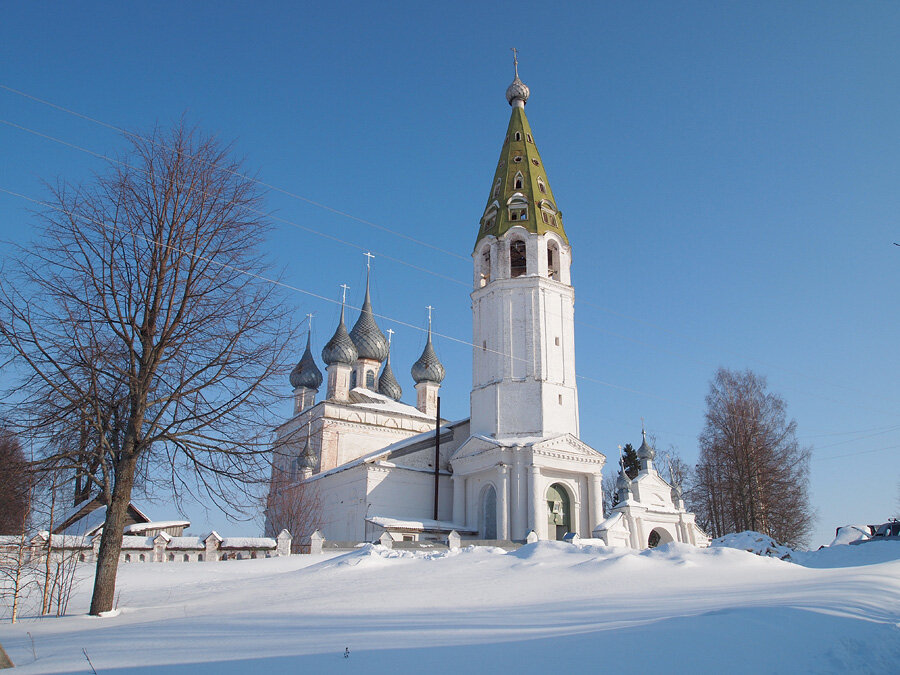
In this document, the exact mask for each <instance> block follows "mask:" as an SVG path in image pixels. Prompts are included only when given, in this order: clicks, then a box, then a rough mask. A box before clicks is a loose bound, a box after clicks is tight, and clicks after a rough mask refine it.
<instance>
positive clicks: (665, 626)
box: [2, 542, 900, 673]
mask: <svg viewBox="0 0 900 675" xmlns="http://www.w3.org/2000/svg"><path fill="white" fill-rule="evenodd" d="M886 543H887V542H886ZM847 548H848V549H862V548H865V546H853V547H847ZM898 553H900V545H898ZM898 557H900V556H898ZM315 560H316V559H314V558H310V557H309V556H292V557H291V558H288V559H270V560H247V561H234V562H225V563H196V564H190V563H188V564H183V563H182V564H177V563H176V564H145V565H136V564H135V565H130V566H123V568H122V573H121V583H120V588H121V598H122V599H121V606H122V608H123V611H122V613H121V614H120V615H119V616H117V617H114V618H109V619H95V618H89V617H85V616H73V617H67V618H64V619H59V620H43V621H35V622H29V621H25V622H23V623H22V624H20V625H18V626H15V627H8V628H4V631H3V638H2V640H3V644H4V646H5V647H6V648H7V651H8V652H9V653H10V656H11V657H12V658H13V660H14V661H15V662H16V663H18V664H19V665H20V670H19V671H18V672H21V673H37V672H72V671H85V670H87V668H86V666H87V663H86V662H85V660H84V656H83V655H82V653H81V649H82V648H85V649H87V651H88V653H89V654H90V657H91V660H92V661H93V663H94V666H95V667H96V668H97V670H98V672H103V673H142V672H147V673H149V672H153V673H188V672H197V670H198V667H203V668H209V666H210V665H211V666H212V667H213V668H214V669H215V672H218V673H247V672H262V671H263V670H267V671H269V672H309V673H330V672H340V673H396V672H397V671H398V670H399V669H404V670H410V671H414V672H419V671H422V672H428V673H458V672H460V669H462V670H463V671H468V672H469V673H481V672H495V671H496V672H510V671H514V672H517V673H532V672H544V671H547V670H550V669H553V670H559V669H560V667H561V666H563V667H564V669H566V668H568V669H571V671H572V672H584V673H589V672H598V671H600V670H604V671H605V670H609V669H615V670H616V671H618V672H624V673H630V672H634V673H645V672H649V671H653V672H688V671H691V672H697V671H699V672H722V671H724V670H727V671H728V672H738V673H740V672H746V673H750V672H785V673H788V672H803V671H816V672H849V673H854V672H867V673H872V672H876V673H877V672H895V671H896V664H897V663H900V629H898V627H897V623H898V621H900V562H898V561H893V562H883V563H880V564H875V565H859V566H853V567H832V568H829V569H813V568H809V567H803V566H800V565H796V564H792V563H788V562H783V561H780V560H777V559H773V558H764V557H759V556H756V555H752V554H749V553H745V552H743V551H738V550H734V549H729V548H712V549H693V548H689V547H685V546H680V545H669V546H665V547H661V548H659V549H656V550H655V551H649V552H643V553H637V552H633V551H628V550H622V549H610V548H604V547H598V546H584V547H577V546H573V545H569V544H559V543H551V542H541V543H538V544H533V545H530V546H526V547H524V548H522V549H520V550H519V551H517V552H514V553H509V554H506V553H504V552H503V551H501V550H499V549H474V550H471V549H464V550H462V551H450V552H443V553H429V554H423V553H411V552H399V551H389V550H387V549H384V548H383V547H380V546H369V547H366V548H365V549H362V550H360V551H356V552H353V553H350V554H347V555H344V556H340V557H337V558H333V559H330V560H325V561H323V562H321V563H319V564H314V565H310V564H309V563H310V562H313V561H315ZM85 572H86V573H89V572H90V570H89V568H86V569H85ZM87 590H88V584H85V586H84V591H83V593H82V594H81V595H80V596H79V598H78V599H77V601H76V602H73V603H72V606H73V607H74V608H76V609H75V611H77V608H78V607H80V608H81V609H84V608H86V606H87V600H88V594H87ZM25 631H31V633H32V635H34V637H35V643H36V649H37V653H38V660H37V661H36V662H32V657H31V646H30V642H29V641H28V638H27V636H26V634H25ZM348 647H349V649H350V655H349V658H346V659H345V658H344V657H343V653H344V650H345V648H348ZM200 664H203V665H200Z"/></svg>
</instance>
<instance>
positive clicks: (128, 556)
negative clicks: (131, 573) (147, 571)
mask: <svg viewBox="0 0 900 675" xmlns="http://www.w3.org/2000/svg"><path fill="white" fill-rule="evenodd" d="M125 562H131V554H130V553H126V554H125Z"/></svg>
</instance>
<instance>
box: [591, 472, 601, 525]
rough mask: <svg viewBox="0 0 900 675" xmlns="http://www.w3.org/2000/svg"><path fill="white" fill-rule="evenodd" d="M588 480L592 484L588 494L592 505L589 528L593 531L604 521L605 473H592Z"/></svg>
mask: <svg viewBox="0 0 900 675" xmlns="http://www.w3.org/2000/svg"><path fill="white" fill-rule="evenodd" d="M588 482H589V484H590V485H589V487H588V490H589V491H590V493H591V494H590V495H588V497H589V499H590V505H591V522H590V523H588V528H589V529H590V531H591V532H593V530H594V528H595V527H597V525H599V524H600V523H601V522H602V521H603V474H600V473H592V474H591V477H590V480H589V481H588ZM588 536H590V535H588Z"/></svg>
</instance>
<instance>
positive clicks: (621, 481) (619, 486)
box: [616, 469, 631, 492]
mask: <svg viewBox="0 0 900 675" xmlns="http://www.w3.org/2000/svg"><path fill="white" fill-rule="evenodd" d="M630 487H631V480H630V479H629V478H628V475H627V474H626V473H625V469H622V470H620V471H619V477H618V478H617V479H616V490H617V491H619V492H621V491H622V490H627V489H628V488H630Z"/></svg>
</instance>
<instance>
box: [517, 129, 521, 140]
mask: <svg viewBox="0 0 900 675" xmlns="http://www.w3.org/2000/svg"><path fill="white" fill-rule="evenodd" d="M516 140H517V141H521V140H522V134H520V133H519V132H518V131H517V132H516Z"/></svg>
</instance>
